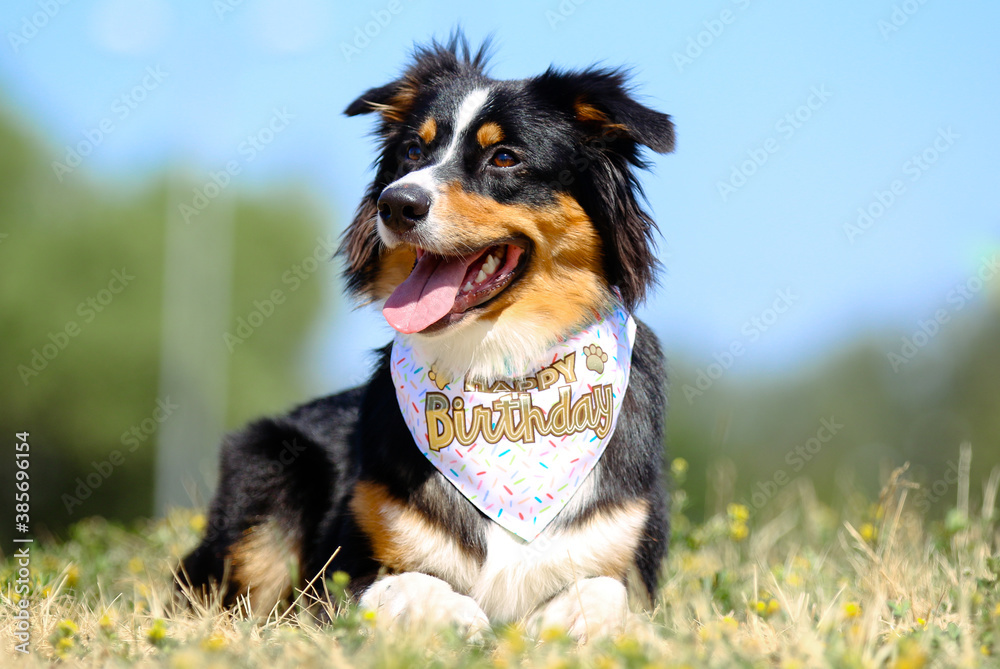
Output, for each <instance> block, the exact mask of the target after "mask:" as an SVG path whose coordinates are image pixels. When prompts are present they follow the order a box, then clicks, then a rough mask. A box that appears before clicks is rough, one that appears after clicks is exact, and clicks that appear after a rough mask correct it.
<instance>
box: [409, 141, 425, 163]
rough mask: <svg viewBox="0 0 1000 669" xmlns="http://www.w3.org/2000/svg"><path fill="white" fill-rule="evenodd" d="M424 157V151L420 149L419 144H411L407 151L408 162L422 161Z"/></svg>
mask: <svg viewBox="0 0 1000 669" xmlns="http://www.w3.org/2000/svg"><path fill="white" fill-rule="evenodd" d="M423 157H424V151H423V149H421V148H420V145H419V144H410V146H409V147H407V149H406V158H407V159H408V160H420V159H421V158H423Z"/></svg>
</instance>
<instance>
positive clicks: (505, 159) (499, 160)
mask: <svg viewBox="0 0 1000 669" xmlns="http://www.w3.org/2000/svg"><path fill="white" fill-rule="evenodd" d="M519 162H521V161H520V160H518V159H517V156H515V155H514V154H513V153H511V152H510V151H497V152H496V153H494V154H493V158H491V159H490V163H491V164H493V165H494V166H496V167H514V165H517V164H518V163H519Z"/></svg>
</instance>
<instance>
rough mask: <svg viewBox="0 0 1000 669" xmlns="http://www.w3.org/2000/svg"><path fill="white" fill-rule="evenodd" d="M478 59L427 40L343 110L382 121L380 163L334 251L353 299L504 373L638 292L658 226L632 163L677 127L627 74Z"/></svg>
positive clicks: (479, 373) (666, 141)
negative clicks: (648, 103)
mask: <svg viewBox="0 0 1000 669" xmlns="http://www.w3.org/2000/svg"><path fill="white" fill-rule="evenodd" d="M485 59H486V57H485V52H484V50H483V49H480V50H479V52H478V53H475V54H472V53H470V50H469V48H468V45H467V44H466V43H465V42H464V40H462V39H460V38H456V39H452V40H451V41H450V42H449V43H448V44H447V45H441V44H438V43H434V44H432V45H431V46H430V47H427V48H421V49H418V50H417V52H416V54H415V58H414V61H413V63H412V64H411V65H410V66H409V68H408V69H407V70H406V71H405V72H404V73H403V75H402V76H401V77H400V78H399V79H397V80H395V81H392V82H390V83H388V84H386V85H385V86H380V87H378V88H372V89H371V90H369V91H367V92H366V93H364V94H363V95H362V96H361V97H359V98H358V99H357V100H355V101H354V102H352V103H351V104H350V105H349V106H348V107H347V110H346V112H345V113H346V114H348V115H349V116H354V115H357V114H366V113H377V114H379V115H380V117H381V121H380V124H379V126H378V136H379V138H380V139H381V144H380V147H381V155H380V156H379V158H378V159H377V164H376V169H377V172H376V176H375V180H374V182H373V183H372V185H371V186H370V187H369V189H368V192H367V193H366V194H365V197H364V199H363V200H362V202H361V205H360V206H359V208H358V211H357V215H356V216H355V218H354V221H353V222H352V223H351V225H350V227H349V228H348V230H347V232H346V234H345V237H344V240H343V244H342V246H341V249H340V253H341V255H342V256H343V257H344V258H345V260H346V271H345V275H346V278H347V282H348V286H349V289H350V290H351V292H353V293H354V294H355V296H356V297H358V298H359V299H361V300H362V301H366V302H381V301H383V300H384V308H383V313H384V315H385V317H386V320H387V321H388V322H389V324H390V325H391V326H392V327H393V328H395V329H396V330H398V331H399V332H402V333H404V334H406V335H411V336H412V338H413V343H414V345H415V346H422V347H424V348H425V349H427V350H428V353H429V354H430V355H431V356H432V358H436V359H437V360H438V362H439V366H442V367H444V368H446V369H449V370H450V371H451V372H453V373H454V374H456V375H461V374H464V373H467V372H471V373H472V374H473V375H474V376H476V377H482V378H496V377H499V376H511V375H517V373H518V370H523V368H524V366H526V365H530V364H534V363H537V362H538V356H540V355H543V354H544V351H545V350H546V349H547V348H548V347H549V346H550V345H551V344H552V343H553V342H554V341H555V340H557V339H558V338H559V337H563V336H566V335H569V334H571V333H572V332H573V331H574V330H576V329H578V328H580V327H582V326H585V325H586V324H588V323H589V322H591V321H592V320H594V318H595V314H600V313H602V312H605V311H606V310H607V309H608V308H609V307H610V306H612V305H613V304H614V303H615V302H616V301H618V302H621V303H623V304H624V306H625V307H626V308H627V309H631V308H633V307H634V306H635V305H636V304H637V303H638V302H640V301H641V300H642V299H643V297H644V295H645V293H646V291H647V289H648V288H649V287H650V284H651V283H652V282H653V280H654V274H655V270H656V265H657V261H656V257H655V255H654V249H653V239H652V235H653V232H654V230H655V226H654V223H653V221H652V219H651V218H650V217H649V215H648V214H646V212H644V211H643V210H642V208H641V206H640V204H639V202H638V198H639V196H640V193H639V186H638V183H637V181H636V179H635V176H634V174H633V169H634V168H637V167H642V166H643V165H644V163H643V162H642V159H641V157H640V150H641V146H647V147H649V148H651V149H653V150H654V151H657V152H660V153H666V152H668V151H671V150H672V148H673V144H674V132H673V124H672V123H671V122H670V117H669V116H667V115H665V114H661V113H659V112H656V111H653V110H651V109H648V108H647V107H645V106H643V105H641V104H640V103H638V102H636V101H635V100H634V99H633V97H632V96H631V95H630V93H629V90H628V89H627V87H626V77H625V75H624V73H623V72H621V71H619V70H607V69H590V70H585V71H578V72H560V71H557V70H554V69H549V70H548V71H546V72H545V73H544V74H542V75H540V76H537V77H534V78H531V79H523V80H518V81H498V80H494V79H490V78H489V77H488V76H487V75H486V74H485V72H484V64H485ZM614 288H616V289H617V291H615V290H614Z"/></svg>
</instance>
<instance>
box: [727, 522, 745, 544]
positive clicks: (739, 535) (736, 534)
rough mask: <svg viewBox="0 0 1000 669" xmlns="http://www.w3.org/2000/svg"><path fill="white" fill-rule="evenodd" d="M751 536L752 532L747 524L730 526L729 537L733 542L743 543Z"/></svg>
mask: <svg viewBox="0 0 1000 669" xmlns="http://www.w3.org/2000/svg"><path fill="white" fill-rule="evenodd" d="M749 535H750V530H749V529H748V528H747V525H746V523H739V522H737V523H732V524H730V525H729V537H730V538H731V539H732V540H733V541H743V540H744V539H746V538H747V537H748V536H749Z"/></svg>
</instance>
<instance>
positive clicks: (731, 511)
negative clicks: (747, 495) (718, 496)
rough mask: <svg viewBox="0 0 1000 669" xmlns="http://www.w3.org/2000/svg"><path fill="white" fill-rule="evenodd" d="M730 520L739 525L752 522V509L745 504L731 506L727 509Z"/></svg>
mask: <svg viewBox="0 0 1000 669" xmlns="http://www.w3.org/2000/svg"><path fill="white" fill-rule="evenodd" d="M726 513H727V514H728V515H729V518H730V519H731V520H733V521H734V522H737V523H745V522H747V521H748V520H750V509H748V508H747V507H746V505H745V504H730V505H729V506H727V507H726Z"/></svg>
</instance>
